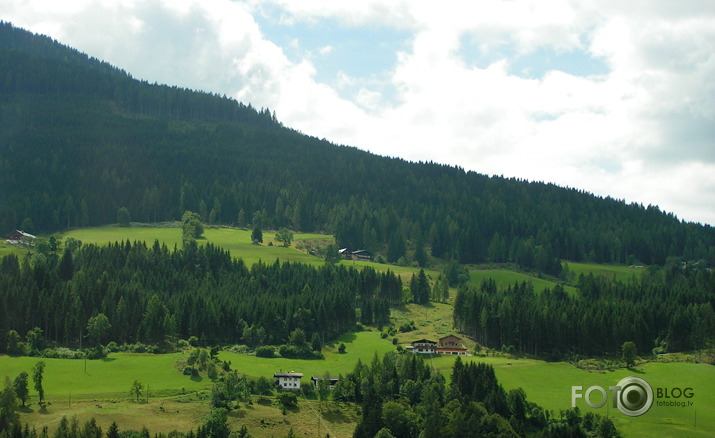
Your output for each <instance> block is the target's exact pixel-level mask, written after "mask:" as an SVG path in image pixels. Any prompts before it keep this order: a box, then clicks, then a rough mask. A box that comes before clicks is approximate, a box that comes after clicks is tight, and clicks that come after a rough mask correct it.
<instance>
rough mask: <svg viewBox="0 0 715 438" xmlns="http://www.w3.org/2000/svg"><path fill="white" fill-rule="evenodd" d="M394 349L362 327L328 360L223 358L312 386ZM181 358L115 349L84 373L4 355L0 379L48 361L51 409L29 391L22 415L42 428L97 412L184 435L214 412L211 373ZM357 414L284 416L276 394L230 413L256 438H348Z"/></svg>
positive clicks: (331, 406) (302, 406)
mask: <svg viewBox="0 0 715 438" xmlns="http://www.w3.org/2000/svg"><path fill="white" fill-rule="evenodd" d="M340 343H344V344H345V345H346V353H345V354H339V353H338V352H337V347H338V346H339V345H340ZM394 348H395V347H394V346H393V345H392V343H391V342H390V341H389V340H385V339H382V338H381V337H380V333H379V332H376V331H363V332H359V333H349V334H346V335H344V336H342V337H341V338H339V339H338V340H336V341H335V342H334V343H333V344H331V345H328V346H326V348H325V350H324V354H325V359H324V360H297V359H283V358H275V359H265V358H258V357H255V356H249V355H245V354H235V353H230V352H226V351H223V352H221V353H220V354H219V358H220V359H222V360H230V361H231V364H232V365H231V367H232V368H233V369H235V370H237V371H238V372H239V373H241V374H246V375H248V376H250V377H259V376H264V377H268V378H269V379H272V377H273V373H274V372H277V371H281V370H283V371H286V370H295V371H296V372H302V373H303V374H304V376H305V377H304V378H303V382H302V383H303V384H304V385H309V384H310V376H311V375H323V374H324V373H325V372H326V371H328V372H330V373H331V374H333V375H338V374H343V375H344V374H346V373H348V372H350V371H352V370H353V368H354V367H355V364H356V363H357V361H358V360H362V361H363V362H365V363H369V362H370V361H371V360H372V358H373V357H374V355H375V354H377V355H378V356H382V355H383V354H384V353H386V352H387V351H392V350H394ZM182 355H183V353H174V354H160V355H152V354H134V353H112V354H111V355H110V356H109V357H108V358H106V359H104V360H91V361H86V365H87V371H86V372H85V371H84V366H85V361H84V360H76V359H74V360H71V359H43V358H35V357H9V356H0V377H4V376H8V377H10V378H11V379H12V378H14V377H15V376H16V375H17V374H19V373H20V372H21V371H26V372H28V373H31V370H32V367H33V366H34V364H35V363H37V362H38V361H40V360H44V361H45V364H46V366H45V373H44V382H43V385H44V388H45V393H46V400H47V401H48V402H49V403H50V404H49V406H48V409H47V411H45V412H40V411H39V409H38V408H37V404H36V402H37V394H36V392H35V391H34V389H33V388H31V389H30V401H29V403H30V404H29V405H28V408H27V409H24V410H23V411H22V412H21V420H22V421H23V422H27V423H29V424H31V425H33V426H34V427H36V428H42V427H44V426H48V427H49V428H50V430H54V428H56V427H57V425H58V424H59V421H60V419H61V418H62V417H63V416H66V417H67V418H71V417H76V418H77V420H78V421H79V422H80V425H81V424H82V423H84V422H85V421H87V420H89V419H90V418H92V417H94V418H95V419H96V421H97V423H98V424H99V425H100V426H101V427H102V428H103V429H104V430H106V428H107V427H108V426H109V425H110V424H111V422H112V421H116V422H117V424H118V425H119V428H120V430H126V429H135V430H140V429H141V428H142V427H143V426H146V427H148V428H149V430H150V431H151V433H158V432H164V433H168V432H170V431H172V430H175V429H176V430H179V431H184V432H185V431H188V430H189V429H192V428H193V429H195V428H196V427H197V426H198V425H199V424H200V423H201V422H202V421H203V420H204V418H205V417H206V415H207V413H208V412H209V403H208V400H209V398H210V394H209V390H210V388H211V384H212V382H211V381H210V380H209V379H207V378H205V377H201V378H190V377H188V376H184V375H183V374H182V373H181V372H180V371H179V370H178V369H177V368H176V366H175V364H176V361H177V359H178V358H180V357H182ZM134 380H139V381H140V382H142V383H143V384H144V385H145V387H148V391H149V402H148V403H137V402H136V401H135V400H134V399H133V396H132V395H131V394H130V393H129V388H130V387H131V384H132V382H133V381H134ZM31 385H32V384H31ZM145 391H146V389H145ZM145 394H146V393H145ZM144 396H145V395H143V396H142V397H144ZM358 416H359V415H358V410H357V407H356V406H355V405H352V404H344V403H327V404H325V403H323V404H321V403H318V402H317V401H310V400H301V401H300V402H299V406H298V408H296V409H289V410H288V411H287V413H286V415H283V413H282V412H281V409H280V408H278V407H276V406H275V405H274V403H273V398H271V397H257V396H254V397H253V403H252V404H248V405H247V404H245V403H242V404H241V408H240V409H238V410H235V411H232V412H231V414H230V419H229V421H230V424H231V426H232V427H233V428H234V430H238V429H239V428H240V427H241V426H242V425H244V424H245V425H246V426H247V427H248V428H249V431H250V433H251V435H252V436H255V437H269V436H285V435H287V434H288V432H289V431H290V429H291V428H293V431H294V433H296V434H297V435H300V436H305V435H312V434H314V433H316V432H317V431H318V430H320V431H321V433H322V434H323V435H320V436H324V435H325V434H326V433H330V435H331V436H333V437H350V436H352V433H353V430H354V429H355V425H356V423H357V420H358Z"/></svg>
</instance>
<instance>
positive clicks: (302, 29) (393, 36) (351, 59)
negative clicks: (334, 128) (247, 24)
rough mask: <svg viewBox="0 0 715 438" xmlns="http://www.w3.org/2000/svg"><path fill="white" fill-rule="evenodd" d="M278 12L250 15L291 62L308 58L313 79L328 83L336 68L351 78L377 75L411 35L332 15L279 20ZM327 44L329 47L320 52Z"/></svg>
mask: <svg viewBox="0 0 715 438" xmlns="http://www.w3.org/2000/svg"><path fill="white" fill-rule="evenodd" d="M280 14H281V11H280V10H278V9H274V10H270V9H269V10H264V11H263V14H255V16H254V18H255V20H256V22H257V23H258V25H259V26H260V28H261V31H262V32H263V34H264V36H265V37H266V38H267V39H268V40H270V41H272V42H273V43H275V44H277V45H278V46H280V47H281V48H282V49H283V52H284V53H285V54H286V56H287V57H288V59H290V60H291V62H295V63H297V62H300V61H302V60H303V59H306V58H307V59H309V60H310V61H311V62H312V63H313V65H315V68H316V80H317V81H319V82H323V83H328V84H332V83H334V82H335V80H336V79H337V77H338V72H339V71H343V72H344V73H345V74H347V75H348V76H350V77H354V78H359V79H379V78H380V77H382V76H384V74H385V73H386V72H388V71H390V70H391V69H393V68H394V66H395V63H396V61H397V52H398V51H404V50H406V49H407V48H408V46H409V42H410V38H411V34H410V33H408V32H405V31H399V30H396V29H391V28H386V27H377V26H375V27H369V26H368V27H349V26H346V25H345V24H343V23H341V22H339V21H338V20H335V19H321V20H319V21H314V22H302V21H295V22H293V23H291V24H281V20H280ZM296 41H297V45H296V44H295V42H296ZM327 46H330V48H331V49H330V51H327V52H324V53H321V49H323V48H325V47H327Z"/></svg>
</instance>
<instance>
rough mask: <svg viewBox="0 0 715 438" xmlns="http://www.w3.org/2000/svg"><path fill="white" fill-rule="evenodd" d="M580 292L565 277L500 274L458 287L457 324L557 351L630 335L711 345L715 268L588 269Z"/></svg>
mask: <svg viewBox="0 0 715 438" xmlns="http://www.w3.org/2000/svg"><path fill="white" fill-rule="evenodd" d="M577 286H578V290H579V294H575V295H570V294H569V293H567V292H566V291H565V290H564V288H563V287H562V286H561V285H557V286H555V287H553V288H551V289H549V288H546V289H544V290H543V291H541V292H536V291H534V287H533V285H532V284H531V283H525V282H524V283H515V284H514V285H512V286H509V287H507V288H504V289H502V288H497V287H496V284H495V282H494V280H491V279H488V280H484V281H482V283H481V284H480V286H479V287H474V286H468V287H463V288H461V289H460V290H459V291H458V294H457V296H456V299H455V303H454V321H455V326H456V327H458V328H459V329H460V330H463V331H464V332H466V333H468V334H469V335H470V336H474V337H475V338H476V339H477V341H478V342H479V343H480V344H482V345H485V346H488V347H491V348H496V349H501V348H509V349H514V350H515V351H518V352H521V353H527V354H534V355H538V356H542V357H551V358H553V359H563V358H566V357H571V356H572V355H575V354H578V355H586V356H594V355H604V354H609V355H614V354H617V353H619V352H620V350H621V347H622V345H623V344H624V343H625V342H634V343H635V345H636V346H637V348H638V350H639V351H640V352H641V353H646V354H650V353H651V352H662V353H665V352H667V351H684V350H693V349H704V348H711V347H712V345H713V342H715V338H714V336H715V312H713V305H714V304H715V295H713V291H715V273H713V272H712V271H710V270H708V269H704V268H698V267H694V268H693V267H688V266H683V265H682V264H680V263H677V264H672V265H668V266H666V267H663V268H658V267H651V268H648V269H646V270H645V272H643V274H642V276H641V277H640V278H638V279H637V278H635V277H634V278H632V279H631V280H629V281H627V282H621V281H616V280H613V279H609V278H607V277H604V276H594V275H593V274H589V275H581V276H580V277H579V279H578V282H577Z"/></svg>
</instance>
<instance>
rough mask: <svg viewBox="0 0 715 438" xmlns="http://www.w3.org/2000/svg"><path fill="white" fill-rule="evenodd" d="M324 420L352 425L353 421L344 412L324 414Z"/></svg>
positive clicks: (330, 411)
mask: <svg viewBox="0 0 715 438" xmlns="http://www.w3.org/2000/svg"><path fill="white" fill-rule="evenodd" d="M322 415H323V418H325V419H326V420H328V421H329V422H331V423H352V422H353V420H352V419H351V418H350V417H348V416H347V415H345V413H344V412H342V411H334V410H329V411H327V412H322Z"/></svg>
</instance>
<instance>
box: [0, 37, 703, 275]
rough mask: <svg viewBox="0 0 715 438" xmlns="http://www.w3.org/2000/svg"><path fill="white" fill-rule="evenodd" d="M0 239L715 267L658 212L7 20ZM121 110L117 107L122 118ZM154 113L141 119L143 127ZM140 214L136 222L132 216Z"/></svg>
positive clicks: (687, 228)
mask: <svg viewBox="0 0 715 438" xmlns="http://www.w3.org/2000/svg"><path fill="white" fill-rule="evenodd" d="M0 71H2V72H3V75H4V78H3V79H4V80H3V81H0V94H2V95H3V99H1V100H0V120H2V121H3V122H2V129H0V152H1V153H0V173H2V175H3V178H2V179H0V195H1V196H2V199H3V203H2V205H0V229H7V230H10V229H13V228H17V227H20V226H22V225H25V228H28V231H33V230H32V229H31V227H34V229H35V230H34V231H53V230H58V229H63V228H68V227H76V226H88V225H99V224H107V223H114V222H115V221H116V219H117V212H118V210H119V209H120V208H125V209H126V213H127V214H128V215H130V217H131V218H132V219H133V220H135V221H145V222H150V221H164V220H176V219H178V218H180V217H181V215H182V214H183V212H185V211H187V210H190V211H194V212H197V213H198V215H199V216H200V217H201V218H202V220H203V221H205V222H206V223H209V224H212V223H221V224H236V225H239V226H242V227H247V226H249V225H250V227H252V228H253V227H255V222H256V218H257V217H258V218H260V222H261V225H260V226H261V227H263V228H274V229H280V228H283V227H285V228H290V229H293V230H298V231H313V230H320V231H328V232H330V233H333V234H334V235H335V237H336V239H337V242H338V244H339V246H340V247H349V248H356V249H358V248H364V249H367V250H369V251H371V252H373V253H376V252H380V253H382V255H383V256H384V257H385V258H386V259H387V260H388V261H390V262H397V261H399V260H401V259H404V260H405V261H406V262H412V261H414V262H415V263H417V264H420V265H422V266H424V265H425V264H427V263H429V262H430V256H432V257H437V258H440V259H446V260H450V259H452V260H456V261H458V262H461V263H475V262H513V263H517V264H519V265H521V266H523V267H527V268H533V269H536V270H539V271H542V272H547V273H551V274H558V273H559V271H560V265H559V259H569V260H594V261H597V262H622V263H629V264H631V262H635V261H640V262H642V263H645V264H652V263H658V264H662V263H664V262H665V260H666V258H667V257H668V256H678V257H682V258H684V259H686V260H700V259H702V260H705V261H706V263H709V264H711V265H712V264H713V263H714V262H715V230H713V229H712V228H711V227H708V226H701V225H696V224H686V223H682V222H681V221H679V220H678V219H677V218H676V217H674V216H673V215H670V214H665V213H663V212H661V211H660V210H659V209H658V208H657V207H654V206H648V207H644V206H642V205H637V204H631V205H627V204H626V203H624V202H623V201H619V200H615V199H611V198H605V199H602V198H597V197H594V196H592V195H590V194H587V193H584V192H580V191H577V190H573V189H564V188H559V187H556V186H554V185H550V184H543V183H529V182H526V181H520V180H516V179H504V178H501V177H488V176H485V175H480V174H477V173H475V172H465V171H464V170H463V169H460V168H457V167H451V166H443V165H438V164H433V163H410V162H406V161H403V160H399V159H389V158H384V157H378V156H375V155H372V154H369V153H367V152H363V151H359V150H357V149H354V148H349V147H338V146H335V145H333V144H330V143H329V142H327V141H324V140H319V139H315V138H311V137H307V136H305V135H302V134H300V133H298V132H295V131H292V130H290V129H287V128H285V127H282V126H281V125H280V124H279V123H277V122H276V121H275V119H274V118H273V116H272V115H270V114H266V113H265V112H256V111H255V110H253V109H252V108H250V107H243V106H242V105H241V104H238V103H237V102H235V101H232V100H230V99H224V98H222V97H218V96H212V95H209V94H205V93H195V92H191V91H188V90H179V89H174V88H169V87H165V86H158V85H149V84H146V83H142V82H139V81H136V80H134V79H132V78H130V77H129V76H128V75H127V74H126V73H124V72H121V71H119V70H117V69H113V68H112V67H110V66H108V65H106V64H104V63H101V62H99V61H97V60H93V59H89V58H87V57H86V56H85V55H83V54H80V53H78V52H76V51H74V50H72V49H69V48H67V47H64V46H61V45H59V44H57V43H55V42H53V41H51V40H49V39H47V38H44V37H40V36H37V35H32V34H30V33H29V32H25V31H23V30H20V29H17V28H14V27H12V26H11V25H10V24H8V23H3V24H2V25H0ZM117 108H119V111H118V110H117ZM138 115H139V116H141V117H137V116H138ZM123 217H127V216H125V215H124V216H123Z"/></svg>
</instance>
